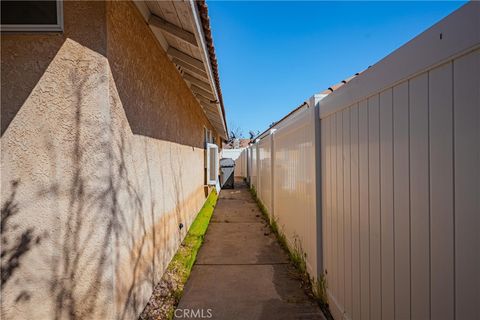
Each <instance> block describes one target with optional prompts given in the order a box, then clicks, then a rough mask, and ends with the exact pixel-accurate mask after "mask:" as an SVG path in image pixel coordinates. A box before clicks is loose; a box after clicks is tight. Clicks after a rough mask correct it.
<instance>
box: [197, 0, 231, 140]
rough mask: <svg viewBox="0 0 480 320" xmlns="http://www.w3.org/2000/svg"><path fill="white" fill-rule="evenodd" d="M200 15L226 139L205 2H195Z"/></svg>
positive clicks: (223, 108)
mask: <svg viewBox="0 0 480 320" xmlns="http://www.w3.org/2000/svg"><path fill="white" fill-rule="evenodd" d="M195 2H196V4H197V8H198V12H199V13H200V19H201V22H202V28H203V34H204V35H205V42H206V45H207V50H208V55H209V58H210V65H211V66H212V73H213V77H214V81H215V86H216V87H217V92H218V98H219V100H220V106H221V108H222V116H223V122H224V124H225V130H226V135H227V137H228V128H227V118H226V117H225V107H224V105H223V97H222V89H221V88H220V77H219V75H218V62H217V56H216V55H215V47H214V46H213V37H212V30H211V27H210V18H209V16H208V7H207V3H206V2H205V0H195Z"/></svg>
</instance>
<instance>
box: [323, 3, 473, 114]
mask: <svg viewBox="0 0 480 320" xmlns="http://www.w3.org/2000/svg"><path fill="white" fill-rule="evenodd" d="M479 46H480V2H476V1H472V2H469V3H467V4H465V5H464V6H463V7H461V8H460V9H458V10H457V11H455V12H453V13H452V14H450V15H449V16H447V17H445V18H444V19H443V20H441V21H440V22H438V23H436V24H435V25H433V26H432V27H430V28H429V29H427V30H426V31H424V32H423V33H421V34H420V35H418V36H417V37H415V38H414V39H412V40H410V41H409V42H407V43H406V44H404V45H403V46H402V47H400V48H399V49H397V50H395V51H394V52H392V53H391V54H389V55H388V56H386V57H385V58H383V59H382V60H380V61H379V62H377V63H376V64H375V65H373V66H372V67H371V68H368V69H367V70H365V72H363V73H362V74H360V75H359V76H357V77H355V78H354V79H352V80H351V81H350V82H348V83H347V84H345V85H344V86H342V87H341V88H340V89H338V90H337V91H334V92H332V93H331V94H329V95H327V96H326V97H325V98H323V99H322V100H321V101H320V113H319V114H320V118H325V117H326V116H328V115H330V114H332V113H335V112H337V111H340V110H342V109H343V108H347V107H349V106H351V105H352V104H354V103H355V102H357V101H361V100H363V99H365V98H368V97H370V96H372V95H374V94H377V93H379V92H381V91H383V90H385V89H388V88H390V87H392V86H394V85H395V84H397V83H400V82H402V81H405V80H406V79H409V78H411V77H413V76H415V75H416V74H420V73H423V72H425V71H427V70H429V69H431V68H433V67H435V66H438V65H440V64H443V63H445V62H447V61H449V60H451V59H453V58H455V57H457V56H460V55H463V54H465V53H467V52H470V51H472V50H474V49H476V48H478V47H479Z"/></svg>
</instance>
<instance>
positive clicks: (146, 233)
mask: <svg viewBox="0 0 480 320" xmlns="http://www.w3.org/2000/svg"><path fill="white" fill-rule="evenodd" d="M79 68H82V66H81V65H76V66H75V68H74V69H73V70H70V71H69V82H70V85H71V86H72V87H74V88H75V89H74V92H73V94H74V95H73V97H72V99H73V100H74V101H75V108H74V109H75V111H74V114H73V115H71V114H69V115H68V116H69V117H70V118H69V119H62V120H61V121H65V123H67V122H68V121H70V122H69V125H68V128H69V129H68V131H69V132H68V139H64V138H63V140H62V138H59V137H58V136H57V131H56V130H53V131H52V130H51V131H48V130H45V132H44V134H43V140H44V147H45V150H48V165H49V166H50V172H49V173H48V183H41V184H38V183H36V182H34V181H33V180H28V181H25V182H24V181H23V180H22V184H20V182H19V180H18V179H16V180H13V181H12V182H11V187H10V189H11V190H10V191H9V196H8V198H6V199H2V202H3V204H2V218H1V231H2V251H1V266H2V269H1V275H2V298H3V295H4V292H5V291H8V292H9V294H10V293H12V292H13V293H14V294H15V295H16V298H15V308H12V309H18V310H22V311H23V310H29V311H28V312H34V311H35V310H36V309H37V308H39V306H36V305H35V303H38V302H39V301H44V303H45V304H50V305H51V306H52V308H51V309H53V310H54V311H53V313H54V314H50V315H49V316H51V318H54V319H91V318H113V317H115V318H121V319H127V318H132V317H133V316H136V315H138V314H139V313H140V311H141V310H142V309H143V307H144V304H145V303H146V299H147V300H148V298H149V297H148V296H147V297H145V292H148V290H151V289H152V288H153V287H154V285H155V283H156V282H157V281H158V280H159V278H160V276H161V271H162V270H161V269H162V268H164V267H165V266H164V265H161V261H165V258H166V257H165V256H164V253H163V252H161V250H162V248H167V242H168V241H170V240H169V234H167V233H169V232H170V230H169V229H168V227H166V223H165V224H164V225H163V227H162V228H161V229H157V228H156V227H155V225H156V222H158V221H159V219H160V218H161V216H162V214H163V213H164V211H163V210H162V209H164V208H165V204H163V206H162V203H158V202H159V199H158V198H156V197H155V193H154V191H153V189H154V185H153V184H154V183H153V182H152V181H156V180H158V179H153V178H152V177H151V174H152V171H153V168H152V165H151V164H150V161H149V158H148V157H147V155H146V154H147V151H145V159H144V164H143V165H144V167H145V168H146V169H145V170H144V172H145V173H144V174H142V173H140V174H139V173H138V172H137V170H136V166H137V164H136V163H135V162H136V161H137V159H135V154H134V152H135V150H134V149H133V148H134V147H133V146H132V143H131V141H130V140H131V133H130V132H128V130H124V128H122V123H118V122H117V121H118V119H117V120H116V119H114V118H115V117H117V116H114V115H112V113H113V111H112V110H111V109H110V108H113V107H112V105H114V104H115V103H118V104H119V103H120V101H119V100H118V101H115V100H116V99H118V98H117V97H113V98H111V99H110V102H109V105H94V106H92V105H89V104H91V100H89V99H87V98H86V96H85V93H86V92H87V93H88V92H89V91H92V90H93V89H92V88H96V87H97V86H102V85H105V83H104V81H109V80H108V77H97V78H96V77H95V75H87V76H80V74H81V73H80V72H77V70H78V69H79ZM107 85H109V84H107ZM112 99H113V100H114V101H112ZM105 108H107V109H108V110H107V112H105V111H106V110H105ZM51 112H55V111H51ZM46 116H48V115H46ZM37 120H38V119H37ZM14 121H15V120H14ZM39 121H42V119H39ZM65 123H60V124H58V125H59V127H60V129H59V130H61V127H62V125H64V124H65ZM125 123H126V124H127V125H128V122H125ZM125 123H123V125H125ZM65 141H67V144H68V147H67V148H65V145H64V144H65ZM65 150H68V152H65ZM26 152H28V151H26ZM30 161H32V163H33V165H37V163H35V161H36V158H35V156H34V155H32V158H31V160H30ZM62 170H66V172H68V174H67V175H66V174H59V173H58V172H60V171H62ZM165 171H167V172H165ZM181 171H182V170H181V168H180V169H178V170H173V171H172V169H169V168H160V175H161V177H160V179H161V181H162V184H163V175H164V174H178V175H179V176H176V177H175V179H174V181H175V182H174V188H173V189H174V190H173V192H174V201H175V202H176V205H177V207H179V206H180V204H181V199H182V196H183V189H182V187H181V181H182V180H183V179H182V177H181V176H180V175H181ZM62 172H63V171H62ZM144 180H146V181H147V185H149V188H145V187H144V186H145V181H144ZM26 184H30V185H31V184H34V185H35V188H36V190H37V191H36V193H35V194H31V195H30V196H31V199H30V200H29V201H26V200H20V201H23V203H21V202H19V200H17V193H18V189H19V188H21V187H22V186H23V185H26ZM163 187H167V186H163ZM168 187H170V186H168ZM2 198H3V197H2ZM38 204H42V205H43V207H42V205H40V206H38ZM45 207H46V208H47V209H45V211H46V212H43V213H44V216H45V217H47V218H48V219H50V220H51V221H52V222H51V224H45V225H44V224H43V223H42V224H39V225H33V224H30V225H28V224H27V225H26V226H20V227H19V226H18V221H22V220H28V219H29V218H30V217H31V216H33V215H36V214H37V212H36V211H35V210H37V209H38V208H42V210H44V208H45ZM176 217H177V218H176V220H177V221H178V220H182V217H181V212H180V211H178V212H176ZM162 230H163V233H164V234H158V233H159V232H162ZM179 232H180V231H179ZM181 237H182V235H181V233H179V235H178V239H176V240H175V241H176V242H177V243H180V241H181ZM161 239H163V243H162V242H161ZM47 246H48V247H49V248H53V249H50V250H47V249H46V247H47ZM162 255H163V256H162ZM160 256H162V257H160ZM24 261H28V263H24ZM159 261H160V262H159ZM37 264H38V265H37ZM38 266H41V267H42V268H41V269H42V270H45V269H47V270H48V272H42V271H40V270H39V269H38ZM32 283H33V284H35V285H32ZM119 283H121V284H119ZM35 288H41V289H42V290H43V289H45V290H46V291H48V292H42V291H40V290H36V289H35ZM150 292H151V291H150ZM3 303H5V302H3ZM3 303H2V304H3ZM114 307H115V308H116V310H113V308H114ZM2 308H3V307H2ZM8 309H10V308H8ZM5 310H7V308H5ZM31 310H33V311H31ZM5 312H6V311H5ZM2 316H5V318H6V319H7V318H12V317H14V316H15V315H11V314H7V313H5V314H4V311H3V310H2Z"/></svg>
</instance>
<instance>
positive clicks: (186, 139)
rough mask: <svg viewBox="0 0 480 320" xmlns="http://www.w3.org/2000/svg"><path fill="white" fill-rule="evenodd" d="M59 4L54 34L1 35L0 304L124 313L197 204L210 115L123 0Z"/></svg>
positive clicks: (47, 314) (138, 301) (34, 314)
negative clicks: (59, 26) (60, 16)
mask: <svg viewBox="0 0 480 320" xmlns="http://www.w3.org/2000/svg"><path fill="white" fill-rule="evenodd" d="M64 5H65V32H64V33H63V34H62V35H60V34H49V35H6V36H3V35H2V138H1V173H2V174H1V188H2V201H1V204H2V252H4V251H5V252H6V253H7V254H6V256H5V257H6V258H5V259H4V258H2V292H1V294H2V301H1V317H2V319H14V318H15V319H33V318H35V319H51V318H55V317H58V318H70V317H72V315H74V316H76V317H79V318H84V319H111V318H125V319H130V318H135V317H136V316H137V315H138V314H139V312H141V310H142V309H143V307H144V305H145V303H146V301H147V299H148V298H149V297H150V294H151V292H152V288H153V286H154V285H155V283H157V282H158V280H159V279H160V277H161V276H162V274H163V272H164V270H165V268H166V266H167V265H168V262H169V261H170V260H171V258H172V256H173V254H174V253H175V252H176V250H177V248H178V246H179V244H180V242H181V240H182V239H183V237H184V236H185V234H186V230H187V229H188V227H189V226H190V224H191V222H192V221H193V219H194V217H195V215H196V213H197V212H198V210H199V209H200V207H201V206H202V205H203V203H204V200H205V196H206V192H205V189H204V170H203V168H204V150H203V148H202V147H203V126H207V127H208V128H212V127H211V126H210V124H209V123H208V122H207V120H206V118H205V116H204V114H203V113H202V111H201V109H200V106H199V105H198V104H197V102H196V101H195V99H194V98H193V96H192V94H191V93H190V91H189V89H188V87H187V86H186V84H185V83H184V82H183V80H182V78H181V77H180V76H179V74H178V72H177V71H176V70H175V67H174V66H173V64H172V63H171V62H170V61H169V60H168V57H167V56H166V54H165V53H164V52H163V51H162V49H161V48H160V46H158V45H157V44H156V42H155V41H156V40H155V38H154V37H153V35H152V34H151V32H150V30H149V28H148V26H146V25H145V23H144V22H142V20H141V17H140V15H139V14H138V12H137V11H136V8H135V6H133V5H132V4H131V3H128V2H116V3H108V4H105V3H100V2H83V3H81V4H79V3H75V2H70V1H66V2H64ZM87 11H88V12H87ZM73 12H77V13H78V12H84V13H85V14H84V15H83V16H82V17H77V16H75V15H74V14H73ZM102 13H103V14H102ZM89 14H92V15H94V16H95V14H97V15H96V17H97V18H98V20H95V19H93V18H92V20H95V21H86V20H90V18H88V19H87V18H85V17H90V16H89ZM80 20H81V21H80ZM75 25H76V27H75ZM76 28H80V29H81V30H77V29H76ZM102 32H104V33H103V34H102ZM92 34H95V35H96V37H97V38H95V39H94V40H93V38H94V37H93V35H92ZM17 41H21V42H23V44H24V46H26V47H27V49H28V48H30V52H29V50H27V49H25V48H24V47H23V46H22V45H20V44H17V43H16V42H17ZM35 66H38V68H36V67H35ZM22 70H23V76H22ZM4 77H5V78H4ZM24 78H25V79H26V80H24ZM4 92H6V96H4V95H3V93H4ZM17 93H18V94H17ZM4 118H6V122H3V119H4ZM215 134H216V133H215ZM179 223H182V224H183V225H185V228H183V229H182V230H180V229H179V228H178V226H179ZM15 253H17V254H19V256H18V259H17V260H15V261H13V262H18V264H16V263H12V261H11V260H9V259H8V258H9V257H12V256H14V254H15ZM7 268H8V270H7ZM5 270H7V271H8V272H5V273H4V271H5ZM4 275H5V279H4Z"/></svg>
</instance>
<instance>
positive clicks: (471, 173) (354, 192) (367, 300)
mask: <svg viewBox="0 0 480 320" xmlns="http://www.w3.org/2000/svg"><path fill="white" fill-rule="evenodd" d="M314 110H318V114H317V116H315V111H314ZM315 123H317V124H318V128H319V130H317V131H316V130H315V129H314V128H315V126H316V124H315ZM274 128H276V129H277V130H276V131H275V132H274V133H273V134H270V135H266V136H264V137H261V140H260V141H259V142H258V143H256V144H255V145H253V146H251V147H250V149H249V151H247V152H251V170H247V176H248V177H249V179H250V181H251V184H252V185H253V186H254V187H255V188H256V189H257V193H258V195H259V197H260V199H261V201H262V202H263V203H264V204H265V206H267V208H268V209H269V212H270V214H271V215H272V216H273V217H274V218H275V219H276V221H277V223H278V225H279V226H280V228H281V230H283V232H284V233H285V234H286V235H287V239H288V240H289V242H290V243H292V242H293V243H294V242H295V239H298V241H299V243H300V245H301V248H302V249H303V250H304V252H305V253H306V254H307V256H306V258H307V259H306V260H307V264H308V271H309V272H310V273H311V275H313V276H314V277H315V276H319V275H321V274H325V275H326V279H327V286H328V287H327V294H328V299H329V305H330V310H331V312H332V314H333V316H334V318H335V319H343V318H345V319H435V320H436V319H480V311H479V310H480V308H479V303H480V236H479V235H480V172H479V171H480V4H479V3H475V2H471V3H468V4H466V5H465V6H463V7H462V8H461V9H459V10H457V11H456V12H454V13H453V14H451V15H450V16H448V17H447V18H445V19H444V20H442V21H441V22H439V23H438V24H436V25H435V26H433V27H432V28H430V29H428V30H427V31H426V32H424V33H423V34H421V35H419V36H418V37H416V38H415V39H413V40H412V41H410V42H409V43H407V44H406V45H404V46H403V47H401V48H400V49H398V50H397V51H395V52H393V53H392V54H390V55H389V56H387V57H386V58H385V59H383V60H382V61H380V62H379V63H377V64H376V65H374V66H373V67H371V68H369V69H368V70H366V71H365V72H364V73H362V74H361V75H359V76H358V77H356V78H354V79H353V80H352V81H350V82H349V83H348V84H346V85H345V86H343V87H342V88H340V89H339V90H337V91H334V92H333V93H331V94H329V95H327V96H326V97H324V98H323V99H320V100H319V101H318V103H317V101H315V105H314V106H313V104H310V107H308V108H306V109H303V110H300V111H299V112H297V113H294V114H292V115H291V116H289V117H287V118H286V119H284V120H282V123H280V124H279V125H277V126H275V127H274ZM316 148H318V151H320V157H318V156H317V154H318V153H316V152H315V150H316ZM247 167H248V166H247ZM318 168H320V171H318V170H319V169H318ZM318 177H320V179H319V178H318ZM317 188H320V190H317ZM317 191H320V192H317ZM316 255H317V256H316Z"/></svg>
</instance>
